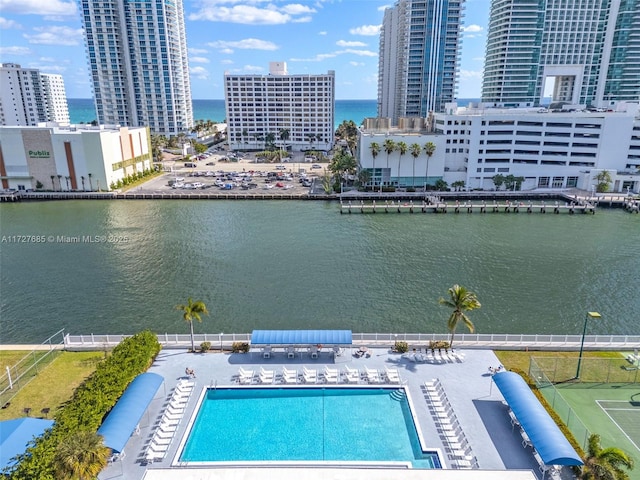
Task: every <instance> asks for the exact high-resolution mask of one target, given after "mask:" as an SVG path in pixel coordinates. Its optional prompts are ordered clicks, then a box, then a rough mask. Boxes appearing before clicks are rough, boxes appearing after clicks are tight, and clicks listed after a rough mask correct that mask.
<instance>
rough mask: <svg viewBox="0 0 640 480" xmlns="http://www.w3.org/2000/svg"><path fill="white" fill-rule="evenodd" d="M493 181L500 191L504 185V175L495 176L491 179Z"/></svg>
mask: <svg viewBox="0 0 640 480" xmlns="http://www.w3.org/2000/svg"><path fill="white" fill-rule="evenodd" d="M491 180H493V184H494V185H495V186H496V190H500V187H501V186H502V185H503V184H504V180H505V178H504V175H502V174H500V173H498V174H497V175H494V176H493V177H491Z"/></svg>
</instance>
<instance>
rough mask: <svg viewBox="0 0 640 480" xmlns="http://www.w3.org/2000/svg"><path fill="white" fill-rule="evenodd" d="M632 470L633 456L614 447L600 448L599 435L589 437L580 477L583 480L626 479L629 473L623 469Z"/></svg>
mask: <svg viewBox="0 0 640 480" xmlns="http://www.w3.org/2000/svg"><path fill="white" fill-rule="evenodd" d="M623 468H625V469H628V470H633V458H631V457H630V456H629V454H627V453H626V452H624V451H623V450H621V449H619V448H616V447H609V448H602V446H601V445H600V435H598V434H596V433H594V434H592V435H591V436H590V437H589V445H588V447H587V456H586V458H584V466H583V467H582V473H581V475H580V478H581V479H583V480H628V479H629V474H628V473H627V472H626V471H625V470H623Z"/></svg>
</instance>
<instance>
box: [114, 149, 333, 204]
mask: <svg viewBox="0 0 640 480" xmlns="http://www.w3.org/2000/svg"><path fill="white" fill-rule="evenodd" d="M293 158H294V159H296V158H297V159H299V160H301V161H299V162H292V161H288V162H283V163H259V162H257V161H256V159H255V156H253V155H251V154H247V155H243V156H242V157H240V158H233V157H232V156H229V155H228V152H224V151H223V152H213V153H212V154H210V155H209V156H208V157H205V158H202V159H200V160H195V157H192V158H191V159H190V160H189V162H186V163H187V165H191V166H185V162H181V161H180V162H174V161H166V162H164V169H165V172H166V173H165V174H164V175H162V176H160V177H155V178H153V179H151V180H149V181H148V182H146V183H144V184H143V185H141V186H139V187H136V188H135V189H133V190H130V191H129V192H127V193H143V194H145V193H154V194H155V193H160V194H162V193H179V194H186V195H188V194H216V193H224V194H225V195H228V194H231V195H233V194H234V193H238V194H242V195H247V194H248V195H252V194H256V195H264V194H268V195H279V194H282V195H287V196H290V195H300V196H303V195H307V194H308V193H309V191H310V189H311V188H313V185H314V183H316V185H317V184H318V182H317V179H318V177H319V176H320V175H322V174H324V172H325V168H326V166H327V164H318V163H309V162H305V161H304V160H305V159H304V156H302V154H299V155H296V156H294V157H293ZM313 167H315V168H313Z"/></svg>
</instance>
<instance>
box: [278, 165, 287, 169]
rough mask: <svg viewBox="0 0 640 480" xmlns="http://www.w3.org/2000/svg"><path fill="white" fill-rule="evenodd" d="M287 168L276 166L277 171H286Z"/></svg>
mask: <svg viewBox="0 0 640 480" xmlns="http://www.w3.org/2000/svg"><path fill="white" fill-rule="evenodd" d="M286 169H287V167H285V166H284V165H276V170H286Z"/></svg>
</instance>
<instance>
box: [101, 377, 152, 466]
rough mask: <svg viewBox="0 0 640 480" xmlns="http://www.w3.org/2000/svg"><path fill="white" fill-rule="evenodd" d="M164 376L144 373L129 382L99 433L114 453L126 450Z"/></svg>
mask: <svg viewBox="0 0 640 480" xmlns="http://www.w3.org/2000/svg"><path fill="white" fill-rule="evenodd" d="M162 382H164V378H163V377H162V376H160V375H158V374H157V373H142V374H140V375H138V376H137V377H136V378H134V379H133V381H132V382H131V383H130V384H129V386H128V387H127V389H126V390H125V391H124V393H123V394H122V396H121V397H120V400H118V403H116V404H115V406H114V407H113V408H112V409H111V411H110V412H109V415H107V418H106V419H105V420H104V422H102V425H101V426H100V428H99V429H98V433H99V434H100V435H102V436H103V437H104V444H105V445H106V446H107V447H109V448H110V449H111V450H112V451H113V452H114V453H120V452H122V450H124V446H125V445H126V444H127V441H128V440H129V437H131V434H132V433H133V431H134V430H135V428H136V425H138V423H139V422H140V419H141V418H142V415H143V414H144V411H145V410H146V409H147V407H148V406H149V404H150V403H151V400H153V397H154V396H155V394H156V392H157V391H158V388H160V385H162Z"/></svg>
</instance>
